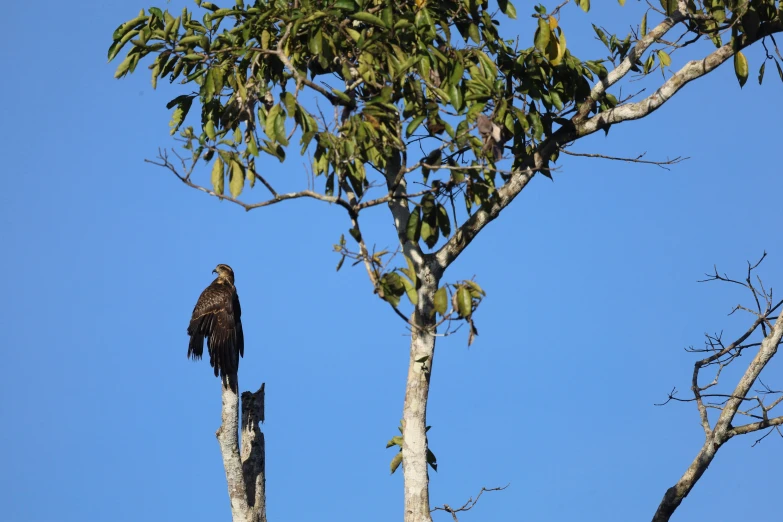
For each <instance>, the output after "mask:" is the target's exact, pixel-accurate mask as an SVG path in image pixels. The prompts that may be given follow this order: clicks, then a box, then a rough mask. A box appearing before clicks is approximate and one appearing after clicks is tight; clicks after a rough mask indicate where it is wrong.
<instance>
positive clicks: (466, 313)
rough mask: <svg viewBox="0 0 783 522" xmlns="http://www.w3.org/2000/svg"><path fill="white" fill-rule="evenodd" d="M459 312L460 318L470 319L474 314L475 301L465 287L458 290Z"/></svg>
mask: <svg viewBox="0 0 783 522" xmlns="http://www.w3.org/2000/svg"><path fill="white" fill-rule="evenodd" d="M457 312H459V316H460V317H464V318H467V317H470V314H472V313H473V299H472V298H471V297H470V291H469V290H468V289H467V288H465V287H464V286H460V287H459V288H458V289H457Z"/></svg>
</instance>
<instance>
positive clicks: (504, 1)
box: [498, 0, 517, 20]
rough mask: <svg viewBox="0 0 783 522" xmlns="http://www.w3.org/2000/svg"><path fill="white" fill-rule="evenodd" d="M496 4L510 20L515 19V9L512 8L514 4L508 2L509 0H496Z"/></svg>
mask: <svg viewBox="0 0 783 522" xmlns="http://www.w3.org/2000/svg"><path fill="white" fill-rule="evenodd" d="M498 6H499V7H500V11H501V12H502V13H503V14H504V15H506V16H508V17H509V18H511V19H512V20H515V19H516V17H517V10H516V9H515V8H514V5H513V4H512V3H511V2H509V0H498Z"/></svg>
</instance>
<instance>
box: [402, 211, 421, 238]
mask: <svg viewBox="0 0 783 522" xmlns="http://www.w3.org/2000/svg"><path fill="white" fill-rule="evenodd" d="M405 235H406V237H407V238H408V241H413V242H414V243H418V242H419V238H420V237H421V208H419V207H416V210H414V211H413V212H411V214H410V216H408V224H407V226H406V227H405Z"/></svg>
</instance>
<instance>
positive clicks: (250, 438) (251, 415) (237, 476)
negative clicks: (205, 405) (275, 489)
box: [215, 376, 266, 522]
mask: <svg viewBox="0 0 783 522" xmlns="http://www.w3.org/2000/svg"><path fill="white" fill-rule="evenodd" d="M230 379H232V380H233V382H234V383H236V376H230ZM221 389H222V409H221V419H222V423H221V425H220V428H218V430H217V432H216V433H215V436H216V437H217V439H218V443H219V444H220V453H221V455H222V456H223V467H224V468H225V471H226V482H227V483H228V497H229V500H230V502H231V519H232V521H233V522H266V498H265V496H264V495H265V481H266V479H265V474H264V435H263V433H261V430H260V429H259V427H258V421H262V420H263V390H264V386H263V385H262V386H261V389H260V390H259V391H258V392H256V393H255V394H252V393H249V392H245V393H244V394H243V397H242V399H243V411H244V413H245V415H244V416H243V430H242V442H243V444H242V445H243V452H242V457H241V458H240V453H239V397H238V396H237V394H236V393H234V392H233V391H232V390H231V389H230V387H223V386H222V383H221ZM259 395H260V408H259V404H258V403H259V401H258V398H259V397H258V396H259ZM246 401H247V403H248V404H247V405H245V404H244V403H245V402H246ZM259 412H260V414H259ZM248 493H250V494H248ZM248 498H250V499H251V502H250V503H248Z"/></svg>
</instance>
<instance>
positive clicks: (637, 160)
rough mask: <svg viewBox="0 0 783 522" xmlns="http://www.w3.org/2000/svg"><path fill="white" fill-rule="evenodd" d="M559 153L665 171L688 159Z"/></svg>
mask: <svg viewBox="0 0 783 522" xmlns="http://www.w3.org/2000/svg"><path fill="white" fill-rule="evenodd" d="M560 152H562V153H563V154H567V155H569V156H578V157H581V158H599V159H606V160H612V161H625V162H628V163H643V164H645V165H655V166H657V167H661V168H662V169H665V170H669V169H668V168H666V166H667V165H676V164H677V163H680V162H682V161H685V160H687V159H690V158H688V157H685V158H683V157H682V156H677V157H676V158H674V159H670V160H664V161H653V160H643V159H642V158H643V157H644V155H645V154H647V153H646V152H643V153H641V154H639V155H638V156H636V157H635V158H622V157H618V156H606V155H604V154H592V153H587V152H571V151H569V150H567V149H560Z"/></svg>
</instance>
